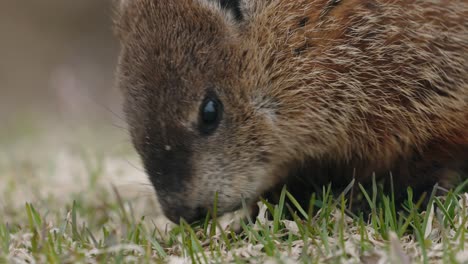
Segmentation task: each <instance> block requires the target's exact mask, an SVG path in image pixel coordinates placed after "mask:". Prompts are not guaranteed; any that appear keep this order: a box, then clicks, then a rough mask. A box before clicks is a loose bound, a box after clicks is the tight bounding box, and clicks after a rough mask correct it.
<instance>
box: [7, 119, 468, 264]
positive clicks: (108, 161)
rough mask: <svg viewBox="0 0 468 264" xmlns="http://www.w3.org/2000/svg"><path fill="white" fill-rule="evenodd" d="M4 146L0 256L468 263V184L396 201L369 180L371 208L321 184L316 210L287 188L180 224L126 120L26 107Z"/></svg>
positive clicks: (23, 259) (13, 259)
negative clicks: (242, 208) (71, 118)
mask: <svg viewBox="0 0 468 264" xmlns="http://www.w3.org/2000/svg"><path fill="white" fill-rule="evenodd" d="M38 123H40V124H38ZM0 150H1V151H0V180H1V184H0V263H3V262H10V263H76V262H80V263H141V262H143V263H160V262H161V263H167V262H169V263H193V262H196V263H262V262H268V263H323V262H325V263H468V233H467V229H468V209H467V208H468V207H467V204H468V194H466V193H463V192H461V191H460V190H461V189H462V188H460V190H456V191H455V192H450V193H448V194H447V195H446V196H445V197H432V199H431V202H430V205H429V206H428V207H427V208H423V210H422V211H425V212H417V210H416V207H417V206H418V204H417V201H414V203H408V204H407V205H406V207H407V209H406V211H404V212H396V211H395V210H394V207H393V204H392V199H391V196H390V197H387V198H388V199H385V198H384V199H383V200H382V202H380V203H378V202H376V201H377V200H376V197H377V193H373V191H372V190H371V191H369V193H368V194H367V196H366V195H364V197H365V198H366V199H368V201H369V203H370V204H371V207H372V208H373V209H372V212H371V213H370V215H369V217H365V216H364V215H355V214H353V213H351V212H349V211H348V210H347V204H346V203H347V200H346V198H347V195H346V194H345V195H343V196H342V197H335V198H332V197H331V196H330V195H329V194H328V192H327V189H326V188H325V189H324V193H323V194H317V196H315V202H314V204H316V205H317V207H316V208H313V210H312V209H311V210H309V209H307V208H304V209H303V208H300V207H299V206H296V203H295V200H294V198H293V197H292V196H290V195H289V193H287V192H286V191H283V193H282V194H283V195H282V199H281V202H280V204H279V205H270V204H268V203H261V210H260V214H259V216H258V217H257V219H250V220H248V221H247V220H246V221H245V222H230V221H229V220H230V219H232V218H231V216H232V215H228V216H225V217H224V218H222V219H214V220H213V221H215V222H217V223H218V224H217V225H211V223H212V221H209V220H210V219H207V221H205V222H203V223H199V224H198V225H191V226H190V225H188V224H186V223H181V224H180V225H173V224H171V223H169V222H168V221H167V220H166V219H165V218H164V217H163V216H162V214H161V213H160V210H159V209H158V208H159V207H158V205H157V201H156V198H155V195H154V191H153V189H152V188H151V186H150V185H149V182H148V181H147V179H146V176H145V174H144V172H143V170H142V167H141V164H140V163H139V159H138V157H137V155H136V154H135V152H134V151H133V149H132V147H131V145H130V142H129V140H128V136H127V133H126V131H125V128H121V127H120V126H117V125H112V124H109V123H105V124H102V123H101V124H99V125H96V124H89V123H84V124H82V123H66V125H64V124H61V125H57V123H52V124H51V125H44V121H41V122H38V121H37V120H36V119H35V118H30V120H27V119H26V120H22V121H21V122H19V121H17V122H14V125H11V123H10V126H9V127H8V129H3V130H0ZM355 187H356V188H357V190H359V188H358V186H355ZM424 209H425V210H424ZM267 212H269V214H267ZM285 212H295V214H294V213H293V216H292V217H290V218H285V217H284V213H285ZM267 215H269V216H267ZM364 219H367V220H364ZM217 220H219V221H217ZM234 226H237V229H238V230H237V231H239V232H237V233H235V232H233V231H232V228H234ZM215 227H216V228H215Z"/></svg>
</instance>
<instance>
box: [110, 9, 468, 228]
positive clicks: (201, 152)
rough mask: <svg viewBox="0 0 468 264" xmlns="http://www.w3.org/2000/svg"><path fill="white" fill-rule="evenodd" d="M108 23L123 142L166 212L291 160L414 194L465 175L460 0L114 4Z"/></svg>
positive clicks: (179, 211) (266, 180)
mask: <svg viewBox="0 0 468 264" xmlns="http://www.w3.org/2000/svg"><path fill="white" fill-rule="evenodd" d="M117 32H118V34H119V37H120V38H121V43H122V51H121V56H120V62H119V69H118V81H119V86H120V87H121V88H122V90H123V91H124V96H125V101H126V102H125V111H126V113H127V119H128V123H129V127H130V132H131V137H132V140H133V143H134V145H135V147H136V149H137V150H138V152H139V154H140V155H141V157H142V160H143V163H144V166H145V169H146V171H147V173H148V175H149V177H150V179H151V181H152V183H153V185H154V186H155V189H156V193H157V194H158V196H159V200H160V202H161V204H162V207H163V209H164V212H165V213H166V215H167V216H168V217H169V218H170V219H171V220H174V221H178V219H179V218H180V217H183V218H185V219H186V220H188V221H191V220H194V219H198V218H200V217H203V216H204V213H205V212H206V211H207V210H208V209H209V208H211V207H212V206H213V199H214V197H215V193H216V192H217V193H218V207H219V209H218V210H219V212H220V213H223V212H227V211H231V210H235V209H237V208H239V207H240V206H241V199H242V198H245V199H246V200H247V201H249V202H254V201H256V200H257V199H258V197H259V196H261V195H262V194H264V193H266V192H268V191H271V190H273V189H275V188H277V187H278V185H279V184H282V183H284V182H287V181H288V179H289V177H291V176H290V174H291V173H292V172H294V171H296V170H297V169H298V168H301V167H308V168H320V171H321V172H320V176H314V173H312V174H304V176H303V177H307V180H308V181H315V180H317V182H328V181H334V182H338V183H344V182H346V183H348V182H349V180H350V179H351V178H352V177H355V178H356V179H357V180H358V181H361V182H366V181H368V180H369V179H370V178H371V175H372V174H373V173H374V172H375V173H377V175H380V177H384V178H385V177H386V178H389V174H390V172H391V174H392V175H393V180H394V185H395V186H398V187H399V189H401V188H403V187H406V186H411V187H413V188H415V189H417V190H424V189H427V188H431V187H432V186H433V184H435V183H437V182H438V183H441V184H444V185H448V184H450V183H453V181H452V179H454V178H459V177H463V176H462V175H463V173H464V171H466V167H467V163H468V2H467V1H466V0H451V1H449V0H434V1H425V0H405V1H403V0H400V1H398V0H397V1H390V0H377V1H374V0H341V1H340V0H250V1H249V0H242V1H239V0H238V1H220V3H218V1H215V0H173V1H162V0H123V2H122V4H121V10H120V14H119V16H118V18H117ZM324 168H330V170H328V169H325V170H324ZM341 172H346V173H343V174H341ZM314 177H317V179H316V178H314ZM319 178H320V179H319ZM400 187H401V188H400ZM311 191H312V190H310V192H311Z"/></svg>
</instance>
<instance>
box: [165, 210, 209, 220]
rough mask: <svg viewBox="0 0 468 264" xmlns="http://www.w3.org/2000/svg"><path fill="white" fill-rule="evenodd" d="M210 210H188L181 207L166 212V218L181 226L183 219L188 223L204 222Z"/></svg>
mask: <svg viewBox="0 0 468 264" xmlns="http://www.w3.org/2000/svg"><path fill="white" fill-rule="evenodd" d="M207 212H208V210H207V209H206V208H203V207H200V206H199V207H197V208H187V207H183V206H182V207H179V208H177V209H175V210H171V211H170V212H166V217H167V218H169V220H171V221H172V222H174V223H176V224H179V222H180V220H181V219H184V220H185V221H186V222H187V223H189V224H190V223H193V222H195V221H198V220H202V219H204V218H205V217H206V215H207Z"/></svg>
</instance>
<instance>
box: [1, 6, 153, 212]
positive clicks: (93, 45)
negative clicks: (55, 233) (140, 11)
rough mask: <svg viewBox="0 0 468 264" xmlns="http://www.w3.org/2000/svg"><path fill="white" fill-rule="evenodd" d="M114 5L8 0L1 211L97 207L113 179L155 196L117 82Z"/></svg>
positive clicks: (129, 190)
mask: <svg viewBox="0 0 468 264" xmlns="http://www.w3.org/2000/svg"><path fill="white" fill-rule="evenodd" d="M112 5H113V2H112V0H79V1H76V0H40V1H25V0H1V1H0V214H1V215H4V216H5V215H6V216H8V215H12V214H11V213H10V214H9V213H8V212H13V211H14V208H21V207H22V206H24V203H25V202H29V201H37V202H36V203H43V204H44V206H45V207H46V208H47V207H48V206H50V205H51V204H52V201H54V202H53V204H56V205H57V206H60V205H61V204H62V203H64V204H69V203H70V202H71V200H72V197H73V199H78V198H76V197H81V198H80V199H89V200H90V201H92V202H91V204H93V203H94V201H96V200H103V198H102V195H103V193H104V192H103V191H102V189H103V188H104V189H107V190H110V192H112V188H111V187H112V186H115V187H116V188H117V189H119V190H120V191H121V193H122V194H125V195H126V196H127V197H129V196H132V197H133V196H136V197H144V198H145V199H146V198H149V199H150V200H152V199H154V197H155V195H154V191H153V190H152V187H151V186H150V185H149V184H148V181H147V177H146V175H145V173H144V171H143V169H142V167H141V165H140V163H139V158H138V156H137V155H136V154H135V152H134V150H133V148H132V146H131V144H130V140H129V137H128V134H127V130H126V128H125V122H124V120H123V117H122V113H121V96H120V93H119V91H118V89H117V88H116V87H115V85H114V70H115V67H116V62H117V56H118V50H119V43H118V40H117V39H116V38H115V37H114V34H113V31H112V16H113V8H112ZM96 197H99V198H96ZM51 199H52V200H51ZM141 206H142V207H144V208H147V209H151V210H152V209H154V208H155V207H156V206H155V205H148V203H147V202H143V203H141Z"/></svg>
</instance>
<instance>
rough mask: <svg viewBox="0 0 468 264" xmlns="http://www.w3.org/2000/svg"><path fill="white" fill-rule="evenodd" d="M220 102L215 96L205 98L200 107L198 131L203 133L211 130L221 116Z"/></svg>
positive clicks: (214, 127)
mask: <svg viewBox="0 0 468 264" xmlns="http://www.w3.org/2000/svg"><path fill="white" fill-rule="evenodd" d="M222 110H223V109H222V104H221V102H220V101H219V100H218V99H216V98H207V99H205V100H204V101H203V103H202V105H201V109H200V124H199V125H200V131H202V132H203V133H205V134H209V133H211V132H213V131H214V130H215V129H216V127H217V126H218V124H219V121H220V120H221V116H222Z"/></svg>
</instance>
